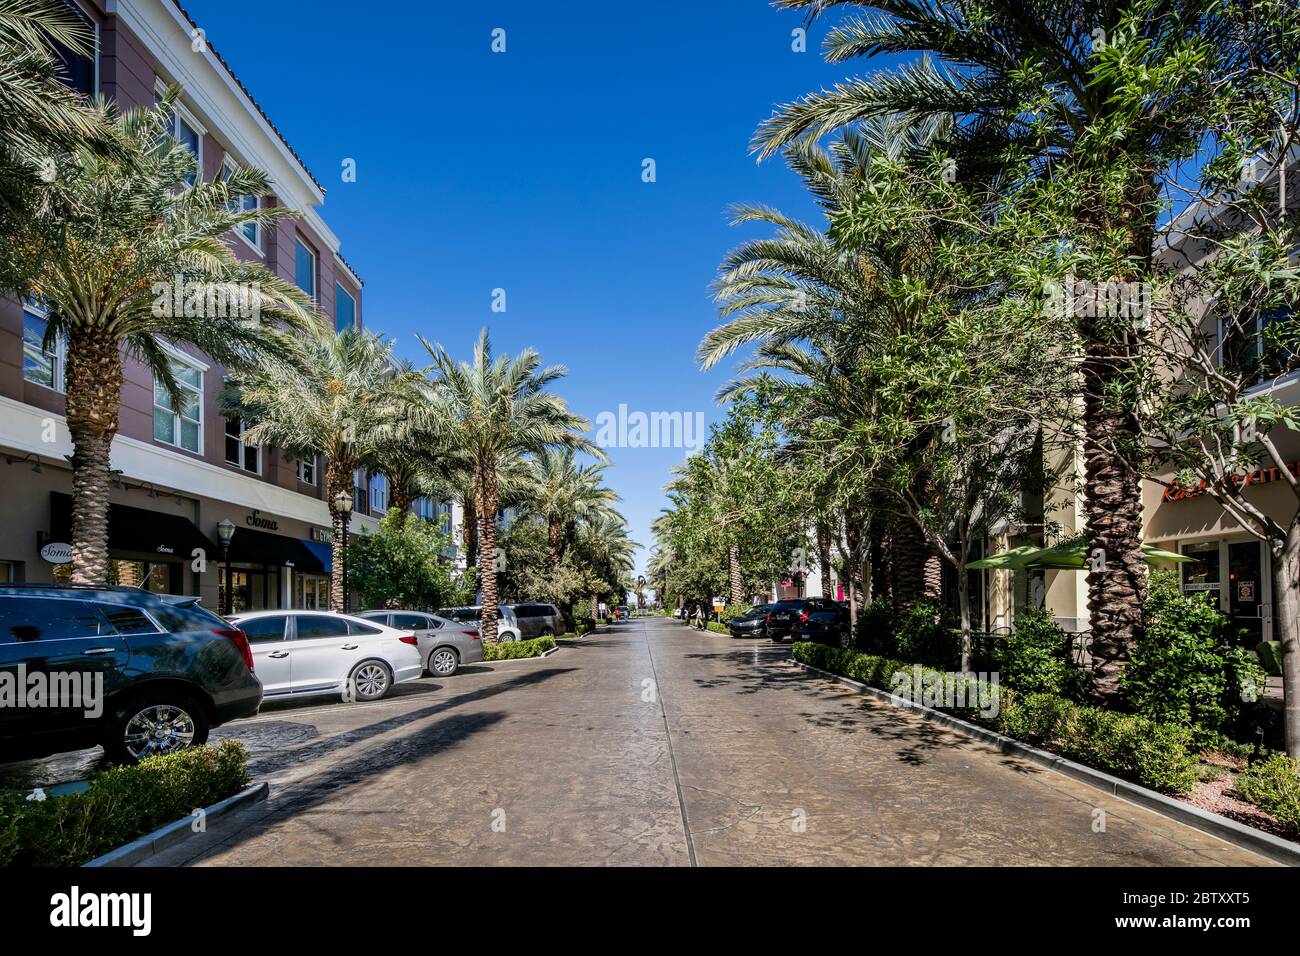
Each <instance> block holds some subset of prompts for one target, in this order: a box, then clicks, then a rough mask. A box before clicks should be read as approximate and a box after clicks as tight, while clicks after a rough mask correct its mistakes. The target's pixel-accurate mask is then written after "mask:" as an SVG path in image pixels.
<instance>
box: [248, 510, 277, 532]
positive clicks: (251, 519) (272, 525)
mask: <svg viewBox="0 0 1300 956" xmlns="http://www.w3.org/2000/svg"><path fill="white" fill-rule="evenodd" d="M244 521H245V522H246V523H247V524H248V526H249V527H250V528H265V529H266V530H267V531H278V530H279V529H280V523H279V522H278V521H275V520H273V519H271V518H263V517H262V512H260V511H254V512H253V513H252V514H250V515H249V516H248V517H247V518H245V519H244Z"/></svg>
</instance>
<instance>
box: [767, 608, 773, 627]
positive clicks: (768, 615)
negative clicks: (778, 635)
mask: <svg viewBox="0 0 1300 956" xmlns="http://www.w3.org/2000/svg"><path fill="white" fill-rule="evenodd" d="M766 623H768V624H771V623H772V612H771V611H768V612H767V621H766Z"/></svg>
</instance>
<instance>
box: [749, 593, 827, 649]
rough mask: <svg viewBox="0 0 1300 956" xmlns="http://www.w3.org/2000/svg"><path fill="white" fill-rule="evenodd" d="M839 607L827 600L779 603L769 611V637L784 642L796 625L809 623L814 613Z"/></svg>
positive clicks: (801, 600)
mask: <svg viewBox="0 0 1300 956" xmlns="http://www.w3.org/2000/svg"><path fill="white" fill-rule="evenodd" d="M838 606H839V605H838V604H836V603H835V602H834V601H831V600H827V599H826V598H795V599H794V600H791V601H777V602H776V603H775V604H773V605H772V606H771V607H770V608H769V609H768V611H767V636H768V637H770V638H771V639H772V640H774V641H783V640H785V639H786V638H787V637H789V636H790V631H791V630H792V629H793V628H794V626H795V625H796V624H798V623H800V622H802V621H807V620H808V617H809V616H810V615H811V614H812V613H813V612H814V611H833V610H835V608H837V607H838Z"/></svg>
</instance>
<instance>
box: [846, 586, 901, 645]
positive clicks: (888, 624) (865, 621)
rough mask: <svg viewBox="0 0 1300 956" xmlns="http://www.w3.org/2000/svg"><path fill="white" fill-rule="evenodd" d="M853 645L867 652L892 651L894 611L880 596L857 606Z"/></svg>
mask: <svg viewBox="0 0 1300 956" xmlns="http://www.w3.org/2000/svg"><path fill="white" fill-rule="evenodd" d="M853 647H854V649H855V650H858V651H862V652H864V653H867V654H891V653H893V651H894V612H893V611H892V610H891V609H890V607H889V604H888V603H886V602H885V601H883V600H881V599H880V598H875V599H873V600H872V601H871V602H870V603H869V604H864V605H863V606H862V607H860V608H858V622H857V628H856V629H855V630H854V631H853Z"/></svg>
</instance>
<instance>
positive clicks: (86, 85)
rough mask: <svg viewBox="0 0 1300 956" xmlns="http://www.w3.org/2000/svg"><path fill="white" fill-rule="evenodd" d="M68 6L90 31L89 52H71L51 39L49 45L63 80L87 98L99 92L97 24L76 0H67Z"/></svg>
mask: <svg viewBox="0 0 1300 956" xmlns="http://www.w3.org/2000/svg"><path fill="white" fill-rule="evenodd" d="M67 5H68V8H69V9H70V10H71V11H72V13H73V14H74V15H75V16H76V17H77V19H79V20H81V21H82V23H83V24H84V25H85V27H86V29H87V30H89V31H90V33H91V40H90V43H91V51H92V52H91V53H90V54H89V55H87V54H85V53H73V52H72V50H71V48H69V47H67V46H65V45H64V44H62V43H60V42H58V41H57V40H53V41H51V43H50V46H51V47H52V48H53V50H54V57H55V59H56V60H58V61H59V65H60V66H61V67H62V68H63V81H64V82H65V83H66V84H67V85H68V86H70V87H71V88H72V89H74V90H76V91H77V92H78V93H80V94H81V95H82V96H84V97H86V98H87V99H89V98H90V97H92V96H94V95H95V94H96V93H97V92H99V84H98V82H97V80H98V74H97V70H98V66H99V24H98V23H96V22H95V21H94V20H92V19H91V18H90V16H89V15H88V14H87V13H86V11H85V10H83V9H82V8H81V5H80V4H78V3H76V2H68V4H67Z"/></svg>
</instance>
